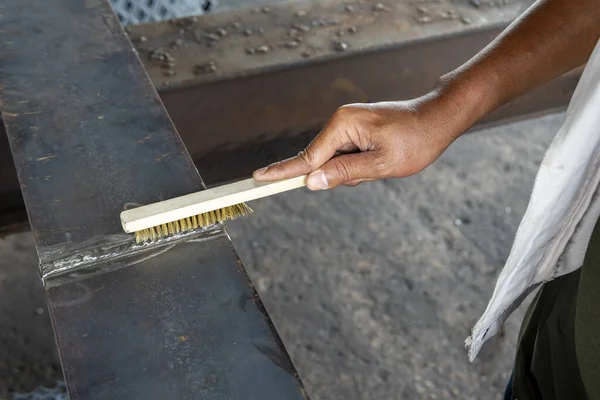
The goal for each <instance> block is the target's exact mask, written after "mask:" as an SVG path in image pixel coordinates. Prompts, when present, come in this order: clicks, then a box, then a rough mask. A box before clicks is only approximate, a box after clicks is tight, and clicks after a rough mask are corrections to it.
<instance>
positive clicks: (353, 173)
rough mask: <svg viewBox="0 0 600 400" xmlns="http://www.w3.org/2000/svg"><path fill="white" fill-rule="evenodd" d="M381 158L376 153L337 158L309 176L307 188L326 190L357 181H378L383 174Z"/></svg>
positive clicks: (369, 152) (366, 152)
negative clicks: (380, 167) (380, 166)
mask: <svg viewBox="0 0 600 400" xmlns="http://www.w3.org/2000/svg"><path fill="white" fill-rule="evenodd" d="M379 158H380V156H379V154H378V153H377V152H375V151H365V152H362V153H355V154H346V155H343V156H339V157H335V158H333V159H331V160H329V161H327V162H326V163H325V164H324V165H323V166H322V167H321V168H319V169H318V170H316V171H314V172H312V173H311V174H310V175H309V176H308V179H307V182H306V183H307V186H308V188H309V189H311V190H324V189H331V188H334V187H336V186H339V185H342V184H344V183H347V182H352V181H356V180H367V179H368V180H374V179H378V178H380V174H381V170H380V169H379V168H378V165H380V164H381V163H380V162H379Z"/></svg>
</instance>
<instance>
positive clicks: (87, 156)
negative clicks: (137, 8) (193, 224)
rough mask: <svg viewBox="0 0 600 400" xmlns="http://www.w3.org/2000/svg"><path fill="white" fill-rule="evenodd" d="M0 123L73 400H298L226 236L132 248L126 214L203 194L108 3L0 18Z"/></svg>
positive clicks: (54, 6)
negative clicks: (135, 207) (124, 229)
mask: <svg viewBox="0 0 600 400" xmlns="http://www.w3.org/2000/svg"><path fill="white" fill-rule="evenodd" d="M0 35H1V37H2V41H0V54H1V56H0V57H1V58H0V112H1V113H2V117H3V120H4V124H5V127H6V131H7V133H8V137H9V141H10V146H11V149H12V154H13V157H14V161H15V164H16V170H17V173H18V176H19V181H20V184H21V189H22V192H23V196H24V199H25V203H26V205H27V211H28V214H29V220H30V224H31V228H32V231H33V234H34V237H35V240H36V245H37V249H38V255H39V257H40V265H41V274H42V277H43V278H44V283H45V287H46V290H47V296H48V303H49V309H50V313H51V316H52V321H53V325H54V328H55V334H56V340H57V344H58V348H59V354H60V357H61V362H62V365H63V369H64V373H65V377H66V382H67V387H68V389H69V393H70V397H71V399H72V400H78V399H115V398H117V399H161V400H162V399H170V398H174V399H175V398H176V399H196V398H205V399H223V398H231V399H242V398H243V399H302V398H305V396H304V390H303V389H302V387H301V384H300V382H299V380H298V378H297V374H296V373H295V370H294V367H293V365H292V363H291V362H290V360H289V357H288V355H287V353H286V351H285V349H284V347H283V345H282V344H281V342H280V340H279V338H278V335H277V333H276V331H275V329H274V328H273V325H272V324H271V321H270V319H269V317H268V315H267V314H266V312H265V310H264V308H263V306H262V303H261V302H260V299H259V298H258V296H257V294H256V292H255V291H254V289H253V287H252V285H251V283H250V282H249V281H248V278H247V276H246V274H245V271H244V269H243V266H242V264H241V262H240V261H239V259H238V257H237V256H236V254H235V252H234V251H233V249H232V247H231V244H230V242H229V240H228V238H227V236H226V234H225V233H224V231H223V230H222V229H221V228H220V227H217V228H214V229H212V230H210V231H205V232H200V233H195V234H191V235H188V236H187V237H180V238H175V239H172V240H167V241H164V242H163V243H162V244H158V245H155V246H136V245H135V244H134V243H133V238H132V237H131V236H129V235H125V234H123V233H121V228H120V223H119V212H120V211H121V210H123V209H124V208H125V207H128V205H129V204H136V203H137V204H144V203H150V202H154V201H158V200H163V199H166V198H171V197H175V196H178V195H181V194H184V193H188V192H191V191H194V190H199V189H202V188H203V183H202V180H201V178H200V176H199V175H198V172H197V171H196V168H195V167H194V164H193V163H192V161H191V159H190V158H189V155H188V154H187V152H186V150H185V148H184V147H183V145H182V143H181V141H180V139H179V136H178V135H177V132H176V131H175V129H174V127H173V125H172V123H171V121H170V120H169V118H168V116H167V114H166V111H165V110H164V108H163V107H162V104H161V102H160V100H159V98H158V95H157V93H156V92H155V90H154V88H153V87H152V85H151V83H150V81H149V80H148V79H147V75H146V74H145V72H144V69H143V68H142V66H141V64H140V63H139V60H138V59H137V57H136V55H135V53H134V51H133V49H132V47H131V44H130V43H129V41H128V40H127V39H126V37H125V35H124V33H123V31H122V28H121V26H120V25H119V23H118V20H117V18H116V16H115V15H114V14H113V12H112V10H111V9H110V7H109V5H108V4H107V3H106V2H105V1H103V0H85V1H80V0H5V1H3V3H2V4H1V5H0Z"/></svg>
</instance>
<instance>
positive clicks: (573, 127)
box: [465, 41, 600, 361]
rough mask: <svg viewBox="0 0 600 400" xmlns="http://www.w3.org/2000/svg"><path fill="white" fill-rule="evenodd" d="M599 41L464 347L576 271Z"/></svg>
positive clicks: (598, 119)
mask: <svg viewBox="0 0 600 400" xmlns="http://www.w3.org/2000/svg"><path fill="white" fill-rule="evenodd" d="M599 181H600V41H599V42H598V44H597V45H596V49H595V50H594V52H593V54H592V56H591V58H590V60H589V62H588V64H587V66H586V68H585V70H584V72H583V75H582V77H581V79H580V81H579V84H578V85H577V89H576V90H575V93H574V95H573V98H572V99H571V103H570V104H569V107H568V109H567V113H566V117H565V121H564V123H563V125H562V127H561V129H560V130H559V131H558V134H557V135H556V137H555V138H554V140H553V141H552V144H551V145H550V148H549V149H548V151H547V152H546V155H545V157H544V160H543V161H542V164H541V166H540V169H539V171H538V174H537V176H536V180H535V184H534V186H533V192H532V194H531V198H530V200H529V205H528V206H527V211H526V212H525V216H524V217H523V219H522V220H521V224H520V225H519V229H518V230H517V234H516V236H515V240H514V243H513V247H512V250H511V252H510V256H509V257H508V260H507V262H506V265H505V266H504V269H503V270H502V272H501V273H500V276H499V277H498V282H497V283H496V288H495V289H494V293H493V295H492V298H491V300H490V302H489V304H488V306H487V309H486V310H485V312H484V314H483V316H482V317H481V318H480V319H479V321H478V322H477V324H475V327H474V328H473V330H472V333H471V336H470V337H468V338H467V340H466V342H465V344H466V346H467V348H468V349H469V360H470V361H473V360H474V359H475V357H476V356H477V353H478V352H479V350H480V349H481V346H482V345H483V343H484V342H485V341H486V340H487V339H489V338H490V337H491V336H493V335H494V334H496V332H498V330H499V328H500V326H501V325H502V324H503V323H504V321H505V320H506V319H507V318H508V317H509V316H510V314H511V313H512V311H513V310H514V309H515V308H517V307H518V306H519V304H520V303H521V301H522V300H523V299H524V298H525V297H526V296H527V294H529V293H530V292H531V291H532V290H533V289H534V288H535V287H537V286H538V285H540V284H543V283H544V282H548V281H550V280H552V279H554V278H556V277H559V276H561V275H565V274H568V273H570V272H573V271H575V270H577V269H578V268H580V267H581V266H582V264H583V259H584V257H585V252H586V250H587V246H588V242H589V240H590V236H591V234H592V231H593V229H594V226H595V224H596V221H597V220H598V216H599V214H600V196H598V183H599Z"/></svg>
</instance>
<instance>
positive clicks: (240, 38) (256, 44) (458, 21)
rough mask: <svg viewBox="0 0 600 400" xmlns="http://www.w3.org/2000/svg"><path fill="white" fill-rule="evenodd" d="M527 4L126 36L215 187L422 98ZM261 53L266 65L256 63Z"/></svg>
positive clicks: (304, 15) (455, 4) (280, 15)
mask: <svg viewBox="0 0 600 400" xmlns="http://www.w3.org/2000/svg"><path fill="white" fill-rule="evenodd" d="M475 4H478V5H479V6H476V5H475ZM529 4H530V1H529V0H510V1H501V2H486V1H483V0H482V1H481V2H471V1H468V0H461V1H451V0H440V1H439V2H433V3H432V2H409V1H397V2H386V3H385V4H384V8H383V9H377V7H376V5H377V3H376V2H373V1H366V0H349V1H346V2H343V4H342V3H340V2H337V1H333V0H320V1H294V2H291V3H289V2H288V3H283V4H275V5H271V6H269V8H268V9H267V11H268V12H264V10H263V8H256V9H255V8H251V9H246V10H238V11H232V12H226V13H217V14H214V15H203V16H201V17H198V18H193V19H183V20H176V21H168V22H161V23H154V24H146V25H140V26H132V27H130V28H128V30H129V31H130V37H131V38H132V40H133V42H134V45H135V46H136V48H137V49H138V51H139V53H140V54H141V55H142V61H143V63H144V65H145V67H146V69H147V70H148V72H149V74H150V77H151V79H152V81H153V83H154V84H155V86H157V87H158V88H159V93H160V96H161V98H162V100H163V101H164V104H165V107H166V108H167V110H168V111H169V114H170V116H171V118H172V119H173V121H174V123H175V125H176V126H177V129H178V131H179V133H180V134H181V136H182V138H183V141H184V142H185V144H186V147H187V148H188V150H189V152H190V153H191V155H192V158H193V159H194V161H195V163H196V165H197V167H198V169H199V170H200V172H201V173H202V176H203V178H204V180H205V182H207V183H208V184H216V183H219V182H224V181H229V180H233V179H240V178H242V177H245V176H249V174H250V173H251V171H252V170H253V169H255V168H257V167H260V166H263V165H265V164H267V163H269V162H272V161H276V160H278V159H281V158H285V157H288V156H290V155H293V154H295V153H296V152H297V151H298V150H299V149H301V148H302V147H303V146H304V145H306V144H307V143H308V142H309V140H310V139H311V138H312V137H314V135H315V134H316V132H318V130H319V128H320V127H321V126H322V125H323V123H324V122H325V121H326V119H327V118H328V117H329V116H330V115H331V113H332V112H333V111H335V109H336V108H337V107H338V106H340V105H342V104H344V103H351V102H357V101H378V100H389V99H403V98H410V97H413V96H417V95H419V94H422V93H424V92H425V91H427V90H429V89H430V88H431V87H432V85H433V84H434V83H435V81H436V79H437V78H438V77H439V76H440V75H442V74H444V73H445V72H448V71H450V70H452V69H453V68H454V67H456V66H458V65H460V64H461V63H462V62H464V61H466V60H467V59H468V58H469V57H471V56H472V55H474V54H475V53H477V51H479V50H480V49H481V48H483V47H484V46H485V45H486V44H487V43H489V41H491V40H492V39H493V38H494V37H495V36H496V35H497V34H498V33H499V32H501V30H502V29H503V28H504V27H505V26H506V25H508V23H510V22H511V21H512V20H513V19H514V18H515V17H516V16H517V15H518V14H519V13H520V12H522V10H524V9H525V8H526V7H527V6H528V5H529ZM348 10H350V11H348ZM313 22H314V23H316V25H317V26H313ZM323 25H325V26H323ZM306 28H308V32H304V30H306ZM353 28H355V29H353ZM292 29H293V31H292ZM340 32H343V36H339V35H340ZM290 34H293V35H291V36H290ZM292 36H294V37H292ZM300 37H301V38H302V41H301V42H299V41H298V38H300ZM291 42H298V46H297V47H286V46H289V45H290V43H291ZM340 42H343V43H346V45H347V47H346V49H345V51H339V49H340V48H339V47H336V45H337V44H338V43H340ZM261 46H269V47H268V51H267V53H265V54H256V50H257V49H258V48H260V47H261ZM248 49H252V50H254V51H255V54H247V51H248ZM336 49H338V50H336ZM166 53H168V54H166ZM306 56H308V57H306ZM163 59H166V61H165V60H163ZM579 76H580V71H574V72H572V73H570V74H567V75H565V76H563V77H561V78H558V79H556V80H555V81H553V82H551V83H549V84H547V85H545V86H543V87H541V88H539V89H537V90H535V91H533V92H531V93H529V94H527V95H525V96H523V97H521V98H519V99H517V100H515V101H513V102H512V103H510V104H508V105H506V106H505V107H503V108H501V109H499V110H498V111H496V112H495V113H492V114H491V115H490V116H489V117H488V118H487V119H486V120H485V121H483V122H482V123H483V125H480V126H485V125H487V124H491V123H502V122H505V121H509V120H514V119H520V118H525V117H530V116H535V115H539V114H543V113H547V112H551V111H557V110H560V109H562V108H564V107H566V105H567V104H568V101H569V99H570V97H571V95H572V93H573V90H574V88H575V86H576V83H577V81H578V79H579ZM6 153H7V149H6V148H5V146H3V143H2V139H1V138H0V178H1V180H0V194H2V197H0V199H2V200H0V224H1V223H2V221H3V219H4V220H8V219H10V220H18V219H19V218H20V217H22V216H23V214H22V211H21V210H22V207H23V205H22V203H21V202H20V194H19V188H18V185H17V183H16V179H15V177H14V176H13V175H12V174H13V173H12V172H11V169H12V166H11V161H10V159H9V158H8V157H6V156H5V154H6ZM19 212H21V213H20V214H19Z"/></svg>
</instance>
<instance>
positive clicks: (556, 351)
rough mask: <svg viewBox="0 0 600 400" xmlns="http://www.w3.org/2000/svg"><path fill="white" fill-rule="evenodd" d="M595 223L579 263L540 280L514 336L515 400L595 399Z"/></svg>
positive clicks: (598, 303)
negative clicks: (543, 281) (545, 280)
mask: <svg viewBox="0 0 600 400" xmlns="http://www.w3.org/2000/svg"><path fill="white" fill-rule="evenodd" d="M599 333H600V224H599V223H597V224H596V227H595V228H594V233H593V235H592V239H591V240H590V243H589V246H588V251H587V253H586V256H585V261H584V265H583V267H582V268H580V269H579V270H577V271H575V272H572V273H570V274H568V275H565V276H562V277H559V278H557V279H555V280H553V281H551V282H548V283H546V284H544V285H543V287H542V288H541V289H540V291H539V292H538V294H537V295H536V297H535V299H534V300H533V302H532V304H531V306H530V307H529V310H528V311H527V314H526V316H525V320H524V321H523V325H522V328H521V333H520V337H519V344H518V349H517V357H516V362H515V371H514V380H513V392H514V395H515V397H516V398H517V399H518V400H580V399H581V400H595V399H600V379H598V378H600V337H598V334H599Z"/></svg>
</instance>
